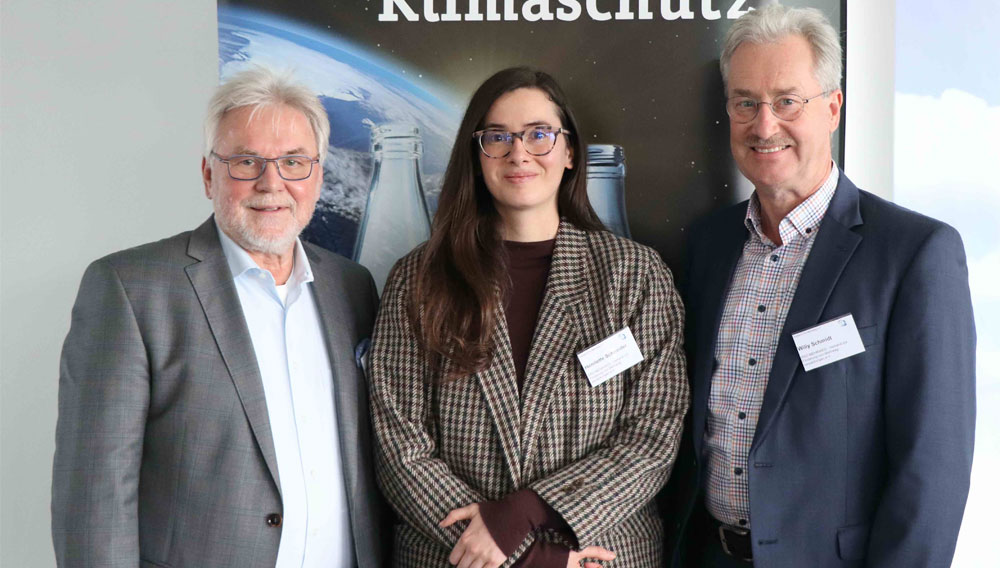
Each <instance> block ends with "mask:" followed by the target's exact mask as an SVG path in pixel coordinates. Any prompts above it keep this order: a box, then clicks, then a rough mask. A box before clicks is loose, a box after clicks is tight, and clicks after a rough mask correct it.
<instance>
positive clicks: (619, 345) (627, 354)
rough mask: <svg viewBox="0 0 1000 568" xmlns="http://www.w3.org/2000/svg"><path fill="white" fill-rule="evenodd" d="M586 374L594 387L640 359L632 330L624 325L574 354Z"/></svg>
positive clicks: (640, 355)
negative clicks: (605, 337)
mask: <svg viewBox="0 0 1000 568" xmlns="http://www.w3.org/2000/svg"><path fill="white" fill-rule="evenodd" d="M576 357H577V358H578V359H579V360H580V364H581V365H583V372H584V373H586V374H587V380H588V381H590V386H592V387H596V386H597V385H599V384H601V383H603V382H604V381H606V380H608V379H610V378H611V377H614V376H615V375H618V374H619V373H621V372H623V371H625V370H627V369H630V368H632V367H634V366H635V365H637V364H639V363H640V362H641V361H642V352H641V351H639V346H638V345H637V344H636V342H635V338H634V337H632V330H631V329H629V328H628V326H625V327H623V328H621V329H620V330H618V331H616V332H614V333H613V334H611V336H610V337H608V338H607V339H604V340H602V341H600V342H599V343H596V344H594V345H591V346H590V347H588V348H586V349H584V350H583V351H580V352H579V353H577V354H576Z"/></svg>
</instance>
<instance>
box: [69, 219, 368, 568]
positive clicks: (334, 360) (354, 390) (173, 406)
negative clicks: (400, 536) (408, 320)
mask: <svg viewBox="0 0 1000 568" xmlns="http://www.w3.org/2000/svg"><path fill="white" fill-rule="evenodd" d="M305 250H306V254H307V255H308V257H309V262H310V264H311V265H312V269H313V273H314V275H315V281H314V282H313V283H312V284H311V285H312V286H313V294H314V296H315V298H316V304H317V306H318V308H319V315H320V319H321V321H322V322H323V324H324V328H325V329H326V330H327V334H328V335H327V347H328V351H329V355H330V364H331V367H332V369H333V375H334V380H335V385H334V391H335V397H336V398H335V406H336V414H337V428H338V433H339V436H340V446H341V448H342V453H343V455H342V456H341V457H342V463H343V467H344V479H345V483H346V486H347V495H348V499H349V506H350V514H351V525H352V526H351V530H352V533H353V536H354V546H355V553H356V556H357V559H358V562H359V565H360V566H362V567H376V566H382V564H383V563H382V558H383V556H384V549H385V547H384V545H383V544H382V543H381V541H382V540H383V535H382V534H381V531H382V522H383V520H384V519H385V515H384V514H383V512H382V509H383V504H382V502H381V499H380V497H379V494H378V490H377V488H376V485H375V480H374V475H373V468H372V456H371V448H370V444H369V441H370V436H371V426H370V417H369V416H370V415H369V411H368V400H367V389H366V385H365V383H364V377H363V375H362V373H361V372H360V371H359V369H358V366H357V365H356V364H355V357H354V349H355V346H356V345H358V343H359V342H360V341H362V340H363V339H364V338H366V337H368V336H369V334H370V332H371V329H372V324H373V320H374V317H375V311H376V307H377V303H378V297H377V295H376V292H375V287H374V285H373V283H372V279H371V276H370V275H369V274H368V271H366V270H365V269H364V268H362V267H361V266H358V265H356V264H354V263H352V262H350V261H348V260H346V259H344V258H341V257H339V256H336V255H334V254H332V253H330V252H327V251H325V250H323V249H320V248H318V247H315V246H312V245H309V244H305ZM280 488H281V485H280V482H279V479H278V469H277V463H276V461H275V452H274V444H273V441H272V439H271V429H270V424H269V422H268V413H267V406H266V404H265V399H264V390H263V386H262V383H261V378H260V373H259V371H258V368H257V359H256V356H255V355H254V351H253V346H252V344H251V341H250V334H249V331H248V329H247V325H246V322H245V320H244V317H243V311H242V308H241V307H240V301H239V297H238V296H237V293H236V287H235V285H234V282H233V278H232V275H231V273H230V272H229V267H228V265H227V263H226V258H225V255H224V254H223V252H222V248H221V245H220V244H219V239H218V234H217V232H216V228H215V222H214V220H213V219H209V220H208V221H206V222H205V223H203V224H202V225H201V226H200V227H198V228H197V229H195V230H194V231H193V232H187V233H181V234H179V235H176V236H174V237H171V238H168V239H165V240H162V241H158V242H155V243H150V244H146V245H143V246H140V247H137V248H133V249H129V250H125V251H121V252H117V253H115V254H112V255H110V256H107V257H105V258H102V259H100V260H98V261H96V262H94V263H93V264H91V265H90V267H88V268H87V271H86V273H85V274H84V276H83V282H82V283H81V285H80V292H79V295H78V296H77V300H76V304H75V306H74V307H73V317H72V324H71V326H70V331H69V335H68V336H67V337H66V342H65V344H64V346H63V353H62V361H61V365H60V373H59V421H58V426H57V428H56V452H55V465H54V467H53V476H52V539H53V542H54V544H55V551H56V558H57V560H58V562H59V565H60V566H132V567H134V566H167V567H175V568H177V567H182V566H197V567H222V566H227V567H233V568H237V567H238V568H247V567H256V566H261V567H263V566H273V565H274V563H275V560H276V558H277V552H278V541H279V538H280V536H281V528H280V526H272V525H274V524H275V523H273V522H272V523H269V522H268V518H269V517H271V518H272V519H273V518H274V517H273V516H272V514H274V513H278V514H280V513H282V504H281V489H280Z"/></svg>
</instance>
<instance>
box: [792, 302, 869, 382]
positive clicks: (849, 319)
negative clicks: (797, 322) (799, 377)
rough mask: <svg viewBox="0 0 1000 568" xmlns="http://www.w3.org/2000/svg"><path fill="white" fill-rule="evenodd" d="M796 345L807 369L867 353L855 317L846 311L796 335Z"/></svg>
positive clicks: (794, 335) (794, 338)
mask: <svg viewBox="0 0 1000 568" xmlns="http://www.w3.org/2000/svg"><path fill="white" fill-rule="evenodd" d="M792 340H793V341H795V348H796V349H798V352H799V358H800V359H802V366H803V367H804V368H805V370H806V371H812V370H813V369H816V368H819V367H822V366H823V365H829V364H830V363H835V362H837V361H840V360H841V359H846V358H848V357H851V356H853V355H857V354H858V353H864V351H865V345H864V343H862V341H861V335H860V334H859V333H858V326H857V325H855V324H854V316H853V315H851V314H844V315H842V316H840V317H838V318H834V319H832V320H830V321H826V322H823V323H821V324H819V325H815V326H813V327H810V328H806V329H803V330H802V331H799V332H796V333H793V334H792Z"/></svg>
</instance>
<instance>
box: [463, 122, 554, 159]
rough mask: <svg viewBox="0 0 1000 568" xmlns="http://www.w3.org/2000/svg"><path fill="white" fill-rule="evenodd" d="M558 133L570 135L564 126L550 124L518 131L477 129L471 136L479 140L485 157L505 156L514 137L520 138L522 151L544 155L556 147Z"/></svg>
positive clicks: (512, 147)
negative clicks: (554, 126) (555, 126)
mask: <svg viewBox="0 0 1000 568" xmlns="http://www.w3.org/2000/svg"><path fill="white" fill-rule="evenodd" d="M560 134H564V135H567V136H568V135H570V134H572V132H570V131H569V130H566V129H565V128H553V127H551V126H533V127H531V128H528V129H526V130H522V131H520V132H506V131H503V130H491V129H486V130H477V131H475V132H473V133H472V137H473V138H474V139H476V140H478V141H479V149H480V150H482V152H483V154H484V155H485V156H486V157H487V158H505V157H507V156H508V155H510V152H511V150H513V149H514V139H515V138H520V139H521V144H522V145H523V146H524V151H525V152H527V153H529V154H531V155H532V156H544V155H546V154H548V153H549V152H551V151H552V149H553V148H555V147H556V139H557V138H558V137H559V135H560Z"/></svg>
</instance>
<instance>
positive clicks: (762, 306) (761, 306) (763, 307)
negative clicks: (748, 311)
mask: <svg viewBox="0 0 1000 568" xmlns="http://www.w3.org/2000/svg"><path fill="white" fill-rule="evenodd" d="M766 309H767V307H765V306H764V304H761V305H759V306H757V311H758V312H763V311H764V310H766Z"/></svg>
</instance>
